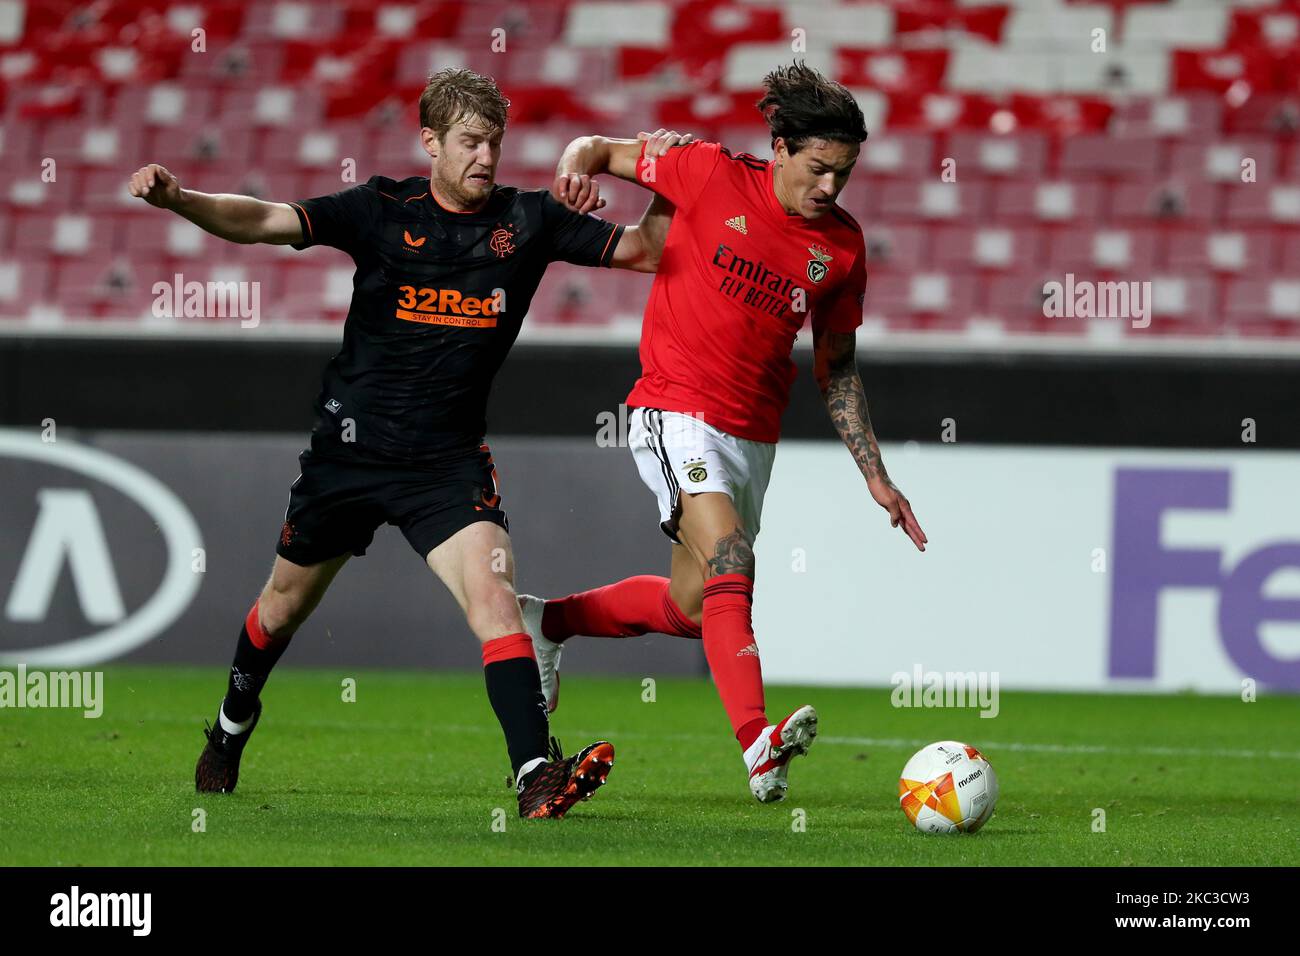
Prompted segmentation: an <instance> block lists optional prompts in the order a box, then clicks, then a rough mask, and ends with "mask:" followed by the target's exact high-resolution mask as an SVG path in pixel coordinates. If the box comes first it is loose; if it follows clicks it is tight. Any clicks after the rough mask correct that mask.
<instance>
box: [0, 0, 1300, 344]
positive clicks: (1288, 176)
mask: <svg viewBox="0 0 1300 956" xmlns="http://www.w3.org/2000/svg"><path fill="white" fill-rule="evenodd" d="M74 6H75V5H74V4H71V3H70V2H69V3H63V2H62V0H60V2H58V3H51V4H42V3H36V2H33V0H20V3H19V7H16V8H15V9H19V8H21V10H22V13H23V15H22V17H21V18H18V19H16V20H8V21H3V22H0V31H2V30H3V29H9V30H10V32H11V33H12V34H13V36H12V37H9V38H6V37H5V36H4V35H3V34H2V32H0V43H2V44H3V46H4V53H3V55H2V56H0V66H2V68H3V78H4V86H3V87H2V88H0V114H2V115H3V116H4V124H3V127H0V161H3V162H4V164H5V166H6V168H8V169H11V170H13V171H15V175H13V176H11V179H10V181H9V183H8V185H7V186H6V188H5V189H4V190H3V191H0V251H3V252H4V253H5V254H6V258H5V268H6V271H5V272H2V273H0V314H3V315H6V316H9V317H16V316H26V315H28V314H29V313H30V312H31V309H30V308H29V306H28V305H27V304H26V301H25V299H24V297H30V296H32V295H35V296H36V299H33V300H32V301H34V302H36V303H37V306H38V311H39V310H40V309H50V310H53V311H52V312H49V313H48V314H50V315H54V314H60V313H61V314H63V315H65V316H69V315H75V314H76V312H77V310H78V308H79V307H84V308H85V309H86V310H87V311H86V317H88V318H104V317H125V316H128V315H130V314H133V313H134V312H135V311H138V307H139V302H137V301H135V300H133V299H131V298H130V296H129V295H128V294H127V292H128V291H129V290H130V289H131V288H133V287H134V285H133V284H134V283H136V282H138V281H143V280H142V279H141V274H140V268H139V266H138V264H135V265H133V264H134V263H136V261H137V260H145V261H149V260H154V265H152V266H149V268H151V269H153V270H154V271H159V270H161V271H166V270H176V271H181V272H186V273H188V272H191V271H210V267H211V266H213V265H219V266H221V267H222V268H229V269H231V270H235V272H236V273H237V274H241V275H244V276H250V275H251V276H260V278H257V279H256V280H253V279H249V280H248V281H259V282H263V283H264V285H263V286H262V287H261V288H262V290H263V294H264V296H265V295H267V294H270V295H273V296H280V295H283V297H284V307H283V309H282V310H281V311H282V313H283V314H284V315H285V316H288V317H290V318H292V319H294V320H298V319H313V318H315V319H324V320H326V321H337V320H338V319H340V318H341V316H342V307H343V306H345V305H346V302H345V297H344V291H345V290H346V289H348V286H347V283H346V282H345V281H344V278H340V276H345V277H350V268H351V264H350V262H349V260H348V259H347V257H346V256H343V255H342V254H341V253H337V252H334V251H326V250H318V251H313V252H311V253H308V254H306V255H299V254H295V253H293V252H292V250H288V249H285V248H281V247H277V248H275V249H269V250H268V249H266V248H264V247H250V246H240V245H236V244H229V243H222V242H219V241H217V240H215V239H213V238H212V237H210V236H207V235H206V234H204V233H202V232H201V231H199V230H198V229H197V228H196V227H193V226H191V225H189V224H188V223H185V222H183V221H180V220H178V219H176V217H172V216H167V215H165V214H163V213H161V212H159V211H157V210H155V209H152V208H150V207H149V206H147V205H146V204H144V203H141V202H139V201H138V200H135V199H132V197H130V196H129V194H128V193H127V191H126V182H127V179H128V177H129V175H130V173H131V172H132V171H133V170H134V169H135V168H137V167H138V166H139V165H141V164H143V163H144V162H149V161H153V162H160V163H163V164H164V165H167V166H168V167H169V168H170V169H172V170H173V171H174V172H175V173H177V175H179V176H180V177H181V179H182V182H183V183H184V184H185V185H186V186H189V187H193V188H197V189H203V190H206V191H211V192H218V191H231V192H249V193H251V194H254V195H258V196H261V197H263V198H267V199H272V200H277V201H283V200H287V199H299V198H303V197H307V196H313V195H323V194H326V193H330V192H335V191H337V190H338V189H341V188H344V187H345V186H346V185H348V182H347V181H345V180H344V179H343V178H342V175H341V174H342V173H343V169H342V168H341V164H342V162H343V161H344V160H345V159H351V160H354V161H355V164H356V168H355V174H356V180H357V181H359V182H364V181H365V180H366V179H368V178H369V177H370V176H371V175H374V174H376V173H380V174H383V175H387V176H392V177H394V178H397V179H400V178H404V177H406V176H422V175H427V174H428V170H429V161H428V157H427V155H426V154H425V153H424V151H423V148H422V147H421V145H420V142H419V135H418V130H419V121H418V116H417V111H416V108H415V102H414V101H415V99H416V97H417V96H418V94H419V91H420V89H421V88H422V87H423V85H424V83H425V82H426V80H427V77H428V75H429V73H430V72H431V71H433V70H436V69H441V68H443V67H448V66H464V67H468V68H470V69H474V70H477V71H479V72H484V73H487V74H490V75H493V76H495V77H496V78H497V79H498V80H499V81H500V82H501V83H502V86H503V89H504V91H505V92H506V95H507V96H509V97H510V98H511V100H512V102H513V106H512V112H511V128H510V133H509V135H508V136H507V138H506V141H505V148H504V150H503V154H502V159H501V164H500V167H499V170H498V179H499V181H500V182H503V183H509V184H512V185H518V186H521V187H524V188H538V187H545V186H547V185H549V182H550V178H551V173H552V172H553V170H554V166H555V162H556V160H557V158H558V156H559V154H560V151H561V150H562V149H563V147H564V145H565V144H567V142H568V141H569V140H570V139H571V138H573V137H574V136H576V135H580V134H584V133H589V132H600V133H605V134H609V135H619V136H632V135H635V133H636V132H638V131H639V130H641V129H645V130H652V129H654V128H657V127H659V126H665V127H668V128H676V129H679V130H682V131H688V132H692V133H694V134H695V135H696V136H697V137H701V138H709V139H717V140H718V141H720V142H722V143H724V144H726V145H727V146H728V147H729V148H730V149H732V150H733V151H736V152H749V153H752V154H754V155H756V156H760V157H762V158H767V157H768V156H769V155H770V134H769V132H768V130H767V129H766V128H765V126H764V125H763V124H762V123H761V121H760V120H759V117H758V114H757V112H756V110H755V108H754V107H755V101H756V100H757V99H758V96H759V92H760V91H759V84H760V80H761V77H762V75H763V74H764V73H765V72H767V70H769V69H771V67H772V66H773V65H774V64H776V63H778V62H785V61H787V60H788V59H789V57H790V56H791V43H792V41H797V40H798V37H799V35H798V34H797V33H794V32H792V31H797V30H803V31H804V37H805V39H806V40H807V50H806V53H805V54H801V55H802V56H803V57H804V58H805V59H806V60H807V62H808V63H809V64H811V65H813V66H815V67H818V68H820V69H823V70H825V71H827V72H828V73H829V74H830V75H832V76H834V77H835V78H836V79H838V80H839V81H840V82H842V83H844V84H846V85H847V86H849V87H850V89H851V90H853V91H854V93H855V95H856V96H858V98H859V102H860V104H861V105H862V107H863V109H864V112H865V113H866V115H867V120H868V127H869V129H870V133H871V135H870V137H869V138H868V139H867V141H866V143H865V144H864V146H863V149H862V153H861V158H860V160H859V162H858V165H857V171H856V173H855V175H854V177H853V179H852V181H851V183H850V185H849V187H848V188H847V190H846V191H845V192H844V193H843V195H842V196H841V197H840V205H841V206H842V207H843V208H844V209H845V210H846V211H847V212H848V213H849V214H850V215H852V216H854V217H855V218H857V220H858V221H859V222H860V223H861V224H862V225H863V228H864V233H865V237H866V244H867V265H868V271H869V272H870V273H871V276H872V278H871V282H870V283H869V288H870V291H869V299H871V300H872V303H871V304H872V312H871V314H872V315H873V316H874V317H875V321H877V322H878V324H879V327H880V328H882V329H899V328H906V329H910V330H924V329H949V330H959V329H960V330H967V331H969V330H979V329H984V330H986V331H987V330H989V329H993V330H998V329H1006V330H1011V331H1021V332H1026V333H1038V334H1058V333H1059V334H1064V335H1070V336H1074V337H1080V336H1087V337H1104V336H1113V335H1121V334H1122V335H1130V334H1137V332H1136V331H1133V332H1125V331H1124V330H1123V329H1122V328H1120V327H1119V325H1116V324H1115V323H1112V324H1111V327H1109V328H1105V327H1102V326H1101V325H1100V324H1099V323H1093V324H1092V325H1089V324H1087V323H1080V322H1078V321H1075V322H1065V321H1061V320H1049V319H1047V318H1046V317H1044V316H1042V314H1041V297H1042V293H1041V289H1042V282H1043V281H1044V280H1045V279H1046V278H1052V277H1057V278H1059V276H1060V275H1062V274H1064V273H1065V272H1067V271H1072V272H1075V273H1077V274H1080V275H1096V276H1098V277H1107V276H1114V277H1118V278H1132V279H1138V278H1140V277H1141V276H1143V275H1147V276H1152V277H1158V287H1157V295H1158V299H1159V305H1160V308H1159V309H1158V310H1157V314H1156V317H1155V321H1153V325H1152V328H1151V329H1150V330H1145V331H1143V332H1142V334H1144V335H1147V336H1152V335H1161V334H1191V333H1196V334H1222V333H1223V332H1224V330H1225V329H1227V330H1229V331H1230V332H1231V333H1232V334H1250V335H1295V334H1297V330H1300V322H1297V321H1296V317H1295V316H1294V315H1293V314H1292V310H1291V303H1292V299H1291V298H1289V297H1290V296H1291V291H1290V290H1291V286H1289V285H1287V283H1288V282H1289V281H1290V279H1289V277H1290V276H1293V275H1297V274H1300V146H1297V144H1296V135H1297V132H1300V86H1297V83H1296V77H1297V76H1300V7H1297V6H1296V4H1295V3H1294V2H1293V0H1284V2H1276V3H1273V2H1269V3H1260V4H1254V3H1251V4H1240V3H1238V4H1219V3H1217V2H1212V0H1181V2H1177V3H1169V2H1147V0H1141V2H1134V0H1100V2H1098V0H1081V2H1069V3H1060V2H1055V0H1054V2H1051V3H1043V2H1038V0H1016V2H992V3H990V2H977V3H951V2H930V0H895V2H892V3H889V4H866V5H863V4H858V3H852V4H849V3H844V2H833V3H813V2H805V0H789V2H781V3H777V2H775V0H756V2H749V0H688V2H672V3H669V2H666V0H635V2H633V3H630V4H628V3H617V2H613V0H576V2H569V0H566V2H557V3H536V4H527V3H521V2H514V0H484V2H482V3H475V4H466V3H458V2H451V0H436V2H435V0H421V2H417V3H411V4H387V3H383V2H380V0H340V2H328V3H323V4H312V3H307V2H305V0H268V2H264V3H255V4H254V3H246V2H242V0H205V2H203V3H201V4H197V5H195V4H184V3H167V2H153V0H150V2H148V3H144V4H128V3H125V2H110V3H104V4H100V5H97V6H96V7H95V8H94V10H93V11H92V13H88V14H85V15H84V17H83V20H84V22H81V23H80V28H79V29H78V30H76V31H72V30H68V29H66V23H67V19H68V16H69V15H70V12H71V11H72V9H73V7H74ZM5 23H8V24H9V26H8V27H7V28H6V27H4V24H5ZM198 26H202V27H203V29H204V30H205V32H206V35H207V41H208V50H207V52H206V53H204V54H203V55H188V53H187V52H186V51H187V49H188V47H187V44H188V42H189V40H190V31H191V30H193V29H194V28H195V27H198ZM1097 28H1101V29H1103V30H1105V31H1106V43H1107V48H1106V52H1105V53H1104V54H1101V53H1094V52H1092V50H1091V49H1090V48H1089V44H1090V42H1091V40H1092V31H1093V30H1094V29H1097ZM498 29H501V30H503V31H504V33H502V34H500V35H499V36H498V35H496V34H494V31H496V30H498ZM494 40H503V41H504V42H505V43H506V44H507V50H508V55H504V56H503V55H502V54H500V53H497V52H494V49H493V46H492V43H493V41H494ZM46 158H49V159H52V160H54V163H55V166H54V169H55V170H56V171H57V175H56V176H54V178H53V179H51V178H50V176H49V175H48V174H46V173H45V170H44V167H43V166H41V165H40V161H41V160H43V159H46ZM947 160H952V163H951V164H948V163H947V162H946V161H947ZM1243 161H1248V162H1247V163H1246V166H1245V175H1244V176H1243ZM941 173H948V174H949V176H951V175H954V174H955V177H956V181H955V182H946V181H944V179H943V178H941V175H940V174H941ZM603 195H604V196H605V198H606V200H607V203H608V205H607V207H606V208H605V209H604V210H603V211H602V213H601V214H602V215H604V216H606V217H608V218H610V219H612V220H615V221H625V222H626V221H634V220H635V219H636V218H637V217H638V216H639V215H640V212H641V210H642V208H644V203H645V201H646V196H645V194H644V192H643V191H641V190H639V189H637V188H635V187H633V186H630V185H627V184H623V183H614V182H608V183H606V184H604V185H603ZM124 261H125V262H126V265H125V266H124V265H123V263H124ZM14 263H19V264H21V266H22V268H21V269H18V270H15V269H13V268H10V267H11V266H12V265H13V264H14ZM146 278H147V277H146ZM65 280H66V283H67V284H66V285H65ZM348 281H350V278H349V280H348ZM1153 281H1156V280H1155V278H1153ZM46 289H48V292H49V295H48V296H46V297H45V298H42V296H44V295H45V290H46ZM645 289H646V282H645V280H644V277H636V276H630V275H624V274H621V273H612V272H608V271H604V270H576V269H575V270H569V269H565V270H562V271H561V272H557V274H556V276H555V277H554V278H552V279H548V280H547V284H546V285H545V286H544V288H543V290H542V291H541V292H539V295H538V297H537V302H536V303H535V306H534V309H533V316H532V319H531V320H532V321H536V322H539V323H546V322H557V323H568V324H573V323H592V324H594V325H603V324H608V323H609V322H611V321H618V320H619V318H618V317H619V316H622V317H623V318H624V319H627V320H629V321H632V322H635V321H636V320H637V318H638V316H639V312H640V307H641V304H642V302H643V301H644V292H645ZM6 290H7V292H6ZM6 294H8V295H9V296H10V299H9V300H6V299H5V298H4V296H5V295H6ZM15 296H16V297H18V298H17V299H15V298H14V297H15ZM20 300H21V301H22V304H21V306H16V305H14V304H13V303H14V302H15V301H20ZM79 303H81V305H80V306H79ZM340 303H342V306H341V305H340ZM277 308H278V303H277ZM945 310H946V311H945ZM40 314H41V315H45V314H47V313H45V312H40Z"/></svg>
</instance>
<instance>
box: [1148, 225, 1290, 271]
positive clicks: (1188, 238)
mask: <svg viewBox="0 0 1300 956" xmlns="http://www.w3.org/2000/svg"><path fill="white" fill-rule="evenodd" d="M1167 259H1168V265H1169V268H1170V269H1175V270H1178V271H1180V272H1192V271H1195V270H1205V271H1209V272H1223V273H1234V274H1239V275H1267V274H1269V273H1271V272H1272V271H1273V270H1274V268H1275V259H1276V257H1275V255H1274V242H1273V236H1272V235H1271V234H1270V233H1269V232H1267V231H1266V230H1239V229H1233V230H1228V229H1213V230H1206V229H1177V230H1173V231H1171V232H1170V233H1169V235H1168V252H1167Z"/></svg>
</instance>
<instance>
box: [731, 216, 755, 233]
mask: <svg viewBox="0 0 1300 956" xmlns="http://www.w3.org/2000/svg"><path fill="white" fill-rule="evenodd" d="M726 225H728V226H730V227H731V228H732V229H734V230H736V232H738V233H740V234H741V235H742V236H747V235H749V227H748V226H746V225H745V217H744V216H732V217H731V218H730V219H728V220H727V221H726Z"/></svg>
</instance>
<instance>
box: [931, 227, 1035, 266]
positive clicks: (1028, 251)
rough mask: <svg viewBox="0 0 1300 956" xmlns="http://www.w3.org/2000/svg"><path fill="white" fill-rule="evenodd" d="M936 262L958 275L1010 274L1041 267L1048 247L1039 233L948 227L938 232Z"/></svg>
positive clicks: (1016, 229) (1031, 230)
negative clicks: (957, 272)
mask: <svg viewBox="0 0 1300 956" xmlns="http://www.w3.org/2000/svg"><path fill="white" fill-rule="evenodd" d="M934 235H935V239H934V253H933V255H934V261H935V263H936V264H937V265H939V266H941V267H943V268H945V269H946V268H951V269H953V270H954V271H962V272H973V271H977V270H978V271H997V272H1007V271H1010V270H1014V269H1024V268H1026V267H1032V266H1035V265H1038V264H1039V263H1040V262H1041V261H1042V253H1043V249H1044V246H1045V242H1044V240H1043V237H1042V234H1041V233H1040V231H1039V230H1037V229H1032V228H1030V229H1026V228H1011V227H1005V226H975V227H972V226H944V227H941V228H939V229H937V230H936V231H935V234H934Z"/></svg>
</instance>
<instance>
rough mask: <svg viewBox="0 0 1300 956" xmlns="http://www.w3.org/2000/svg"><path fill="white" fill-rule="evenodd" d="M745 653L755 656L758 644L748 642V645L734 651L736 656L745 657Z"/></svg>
mask: <svg viewBox="0 0 1300 956" xmlns="http://www.w3.org/2000/svg"><path fill="white" fill-rule="evenodd" d="M746 655H749V656H750V657H757V656H758V645H757V644H750V645H749V646H748V647H742V648H741V649H740V650H738V651H736V656H737V657H745V656H746Z"/></svg>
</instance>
